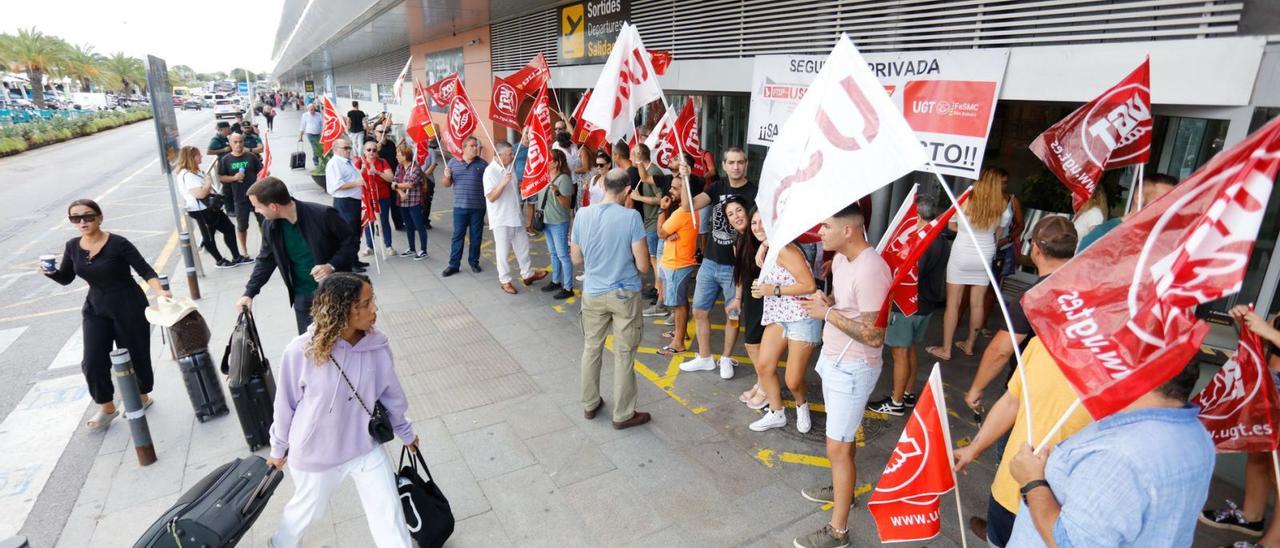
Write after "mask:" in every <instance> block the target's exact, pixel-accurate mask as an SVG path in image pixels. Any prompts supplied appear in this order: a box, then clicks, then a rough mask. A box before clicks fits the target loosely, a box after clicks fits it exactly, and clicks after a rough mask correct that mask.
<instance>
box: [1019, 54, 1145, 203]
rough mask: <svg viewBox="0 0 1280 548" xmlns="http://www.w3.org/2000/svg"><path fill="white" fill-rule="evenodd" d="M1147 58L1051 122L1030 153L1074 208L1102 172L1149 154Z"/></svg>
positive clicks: (1142, 160) (1094, 186)
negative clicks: (1054, 178)
mask: <svg viewBox="0 0 1280 548" xmlns="http://www.w3.org/2000/svg"><path fill="white" fill-rule="evenodd" d="M1151 124H1152V119H1151V60H1150V59H1147V60H1146V61H1143V63H1142V65H1140V66H1138V68H1137V69H1136V70H1134V71H1133V72H1132V73H1130V74H1129V76H1126V77H1125V79H1124V80H1121V81H1120V83H1118V84H1116V85H1114V86H1112V87H1111V89H1109V90H1107V91H1106V93H1103V94H1102V95H1101V96H1099V97H1098V98H1096V99H1094V100H1092V101H1090V102H1088V103H1086V104H1085V105H1084V106H1082V107H1080V108H1078V109H1076V110H1075V112H1072V113H1071V114H1069V115H1067V117H1066V118H1063V119H1062V120H1061V121H1059V122H1058V123H1056V124H1054V125H1053V126H1052V127H1050V128H1049V129H1046V130H1045V131H1044V133H1041V134H1040V136H1039V137H1036V140H1035V141H1032V142H1031V145H1030V148H1031V152H1033V153H1035V155H1036V156H1037V157H1039V158H1040V161H1042V162H1044V164H1045V165H1046V166H1048V167H1049V169H1050V170H1051V171H1053V174H1054V175H1056V176H1057V177H1058V180H1060V181H1062V182H1063V184H1065V185H1067V188H1069V189H1071V206H1072V208H1073V209H1074V210H1075V211H1077V212H1079V211H1080V207H1081V206H1083V205H1084V203H1085V202H1086V201H1088V200H1089V197H1090V196H1092V195H1093V192H1094V191H1095V190H1096V189H1097V188H1098V182H1099V181H1101V180H1102V172H1103V170H1107V169H1114V168H1117V167H1123V166H1128V165H1134V164H1145V163H1147V160H1148V159H1149V158H1150V157H1151V127H1152V126H1151Z"/></svg>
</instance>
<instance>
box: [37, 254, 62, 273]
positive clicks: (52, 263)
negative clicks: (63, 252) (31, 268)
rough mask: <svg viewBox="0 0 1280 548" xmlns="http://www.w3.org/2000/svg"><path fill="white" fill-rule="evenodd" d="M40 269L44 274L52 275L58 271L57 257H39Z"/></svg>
mask: <svg viewBox="0 0 1280 548" xmlns="http://www.w3.org/2000/svg"><path fill="white" fill-rule="evenodd" d="M40 268H42V269H44V271H45V273H46V274H52V273H53V272H54V271H55V270H57V269H58V256H57V255H41V256H40Z"/></svg>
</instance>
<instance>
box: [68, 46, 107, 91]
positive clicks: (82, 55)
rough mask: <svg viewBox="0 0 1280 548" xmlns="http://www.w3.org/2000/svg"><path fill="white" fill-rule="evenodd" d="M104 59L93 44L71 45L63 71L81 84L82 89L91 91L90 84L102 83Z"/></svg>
mask: <svg viewBox="0 0 1280 548" xmlns="http://www.w3.org/2000/svg"><path fill="white" fill-rule="evenodd" d="M104 59H105V58H104V57H103V56H102V54H101V53H98V52H95V51H93V46H90V45H75V46H71V47H69V48H68V49H67V58H66V63H64V66H63V67H62V72H63V74H64V75H66V76H68V77H70V78H72V79H74V80H75V81H76V83H78V84H79V85H80V91H89V86H90V84H93V83H95V82H96V83H102V76H103V74H102V61H103V60H104Z"/></svg>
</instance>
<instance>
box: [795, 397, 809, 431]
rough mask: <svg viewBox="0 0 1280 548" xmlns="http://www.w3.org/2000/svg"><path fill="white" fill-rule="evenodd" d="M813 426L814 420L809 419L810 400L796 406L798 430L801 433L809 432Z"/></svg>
mask: <svg viewBox="0 0 1280 548" xmlns="http://www.w3.org/2000/svg"><path fill="white" fill-rule="evenodd" d="M812 427H813V422H812V421H810V420H809V402H804V403H802V404H800V405H797V406H796V431H797V432H800V433H801V434H808V433H809V429H810V428H812Z"/></svg>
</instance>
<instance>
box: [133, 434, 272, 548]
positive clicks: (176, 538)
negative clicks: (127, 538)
mask: <svg viewBox="0 0 1280 548" xmlns="http://www.w3.org/2000/svg"><path fill="white" fill-rule="evenodd" d="M282 477H283V475H282V474H281V473H280V471H279V470H276V469H274V468H271V467H270V466H267V461H266V460H264V459H263V458H262V457H258V456H252V457H247V458H243V459H236V460H234V461H231V462H229V463H227V464H224V465H222V466H219V467H218V468H216V469H215V470H214V471H213V472H210V473H209V475H207V476H205V477H204V479H201V480H200V482H199V483H197V484H195V486H193V487H192V488H191V489H190V490H188V491H187V492H186V493H184V494H183V495H182V496H181V497H179V498H178V501H177V502H175V503H174V504H173V506H171V507H169V509H168V510H167V511H165V513H164V514H163V515H161V516H160V519H158V520H156V522H155V523H153V524H151V527H149V528H148V529H147V531H146V532H145V533H143V534H142V537H141V538H139V539H138V542H136V543H134V545H133V548H178V547H201V548H224V547H231V546H235V545H236V544H237V543H238V542H240V539H241V538H243V537H244V534H245V533H246V532H247V531H248V530H249V528H250V527H252V526H253V522H254V521H257V519H258V516H259V515H261V514H262V509H263V508H265V507H266V505H267V501H268V500H270V498H271V494H272V493H274V492H275V490H276V487H277V486H279V485H280V480H281V478H282Z"/></svg>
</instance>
